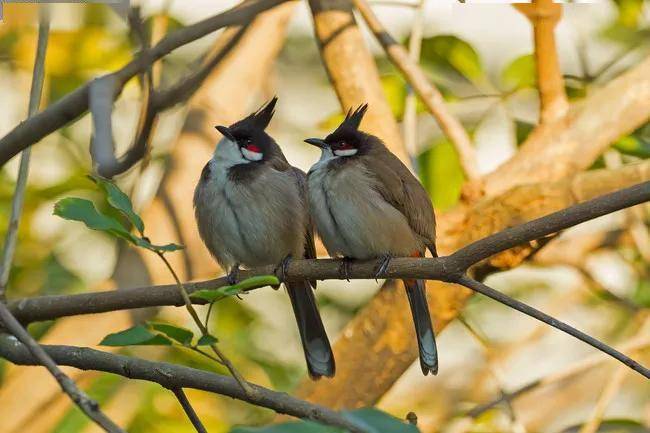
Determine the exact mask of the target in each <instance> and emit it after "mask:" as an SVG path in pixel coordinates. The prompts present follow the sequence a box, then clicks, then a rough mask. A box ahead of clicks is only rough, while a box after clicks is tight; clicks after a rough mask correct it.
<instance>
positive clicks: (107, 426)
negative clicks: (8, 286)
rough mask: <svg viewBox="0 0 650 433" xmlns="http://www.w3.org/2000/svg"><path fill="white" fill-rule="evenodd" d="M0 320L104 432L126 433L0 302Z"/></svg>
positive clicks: (37, 362)
mask: <svg viewBox="0 0 650 433" xmlns="http://www.w3.org/2000/svg"><path fill="white" fill-rule="evenodd" d="M0 320H2V323H3V325H4V327H5V328H6V329H7V330H8V331H9V332H10V333H11V334H12V335H13V336H14V337H16V339H18V341H20V342H21V343H22V344H24V345H25V348H26V349H27V350H28V351H29V353H30V354H31V356H32V357H33V359H34V362H35V363H36V364H37V365H42V366H43V367H45V368H47V370H48V371H49V372H50V374H51V375H52V376H54V378H55V379H56V381H57V382H58V383H59V385H60V386H61V389H62V390H63V392H65V393H66V394H68V395H69V396H70V398H71V399H72V401H73V402H74V403H75V404H76V405H77V406H78V407H79V409H81V411H82V412H83V413H85V414H86V416H88V418H90V419H91V420H93V421H94V422H95V423H96V424H97V425H98V426H100V427H101V428H102V429H104V431H106V432H109V433H126V432H125V431H124V430H122V429H121V428H120V427H119V426H117V425H116V424H115V423H114V422H113V421H111V420H110V419H109V418H108V417H107V416H106V415H104V413H103V412H102V411H101V410H100V409H99V405H98V404H97V402H96V401H94V400H92V399H91V398H90V397H88V395H86V393H85V392H83V391H82V390H80V389H79V388H77V385H75V383H74V382H73V381H72V379H70V378H69V377H68V376H66V374H65V373H63V371H61V369H60V368H59V366H58V365H57V363H56V362H54V361H53V360H52V358H50V356H49V355H48V354H47V352H46V351H45V350H43V348H42V347H41V346H40V345H39V344H38V343H37V342H36V341H35V340H34V339H33V338H32V336H31V335H29V333H28V332H27V331H26V330H25V329H24V328H23V327H22V326H21V325H20V323H19V322H18V321H17V320H16V318H15V317H14V316H12V314H11V312H10V311H9V309H8V308H7V306H6V305H5V304H4V303H2V302H0Z"/></svg>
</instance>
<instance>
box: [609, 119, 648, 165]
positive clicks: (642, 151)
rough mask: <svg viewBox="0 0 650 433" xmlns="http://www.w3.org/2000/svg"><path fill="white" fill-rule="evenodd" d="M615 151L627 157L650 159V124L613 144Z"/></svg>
mask: <svg viewBox="0 0 650 433" xmlns="http://www.w3.org/2000/svg"><path fill="white" fill-rule="evenodd" d="M613 147H614V149H616V150H618V151H619V152H621V153H623V154H625V155H631V156H636V157H638V158H643V159H647V158H650V123H647V124H645V125H644V126H642V127H641V128H639V129H637V130H636V131H634V132H632V133H631V134H630V135H626V136H624V137H622V138H620V139H618V141H617V142H616V143H614V144H613Z"/></svg>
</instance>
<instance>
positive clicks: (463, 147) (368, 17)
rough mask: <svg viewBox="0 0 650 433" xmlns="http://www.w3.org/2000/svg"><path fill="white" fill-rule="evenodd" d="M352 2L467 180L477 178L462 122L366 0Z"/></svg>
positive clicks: (472, 154)
mask: <svg viewBox="0 0 650 433" xmlns="http://www.w3.org/2000/svg"><path fill="white" fill-rule="evenodd" d="M353 2H354V5H355V6H356V8H357V9H358V10H359V12H360V13H361V15H362V16H363V19H364V20H365V21H366V24H368V27H369V28H370V30H372V32H373V34H374V35H375V37H376V38H377V41H378V42H379V43H380V44H381V46H382V47H383V48H384V50H386V54H387V55H388V58H389V59H390V60H391V61H392V62H393V63H394V64H395V66H397V68H398V69H399V70H400V71H401V72H402V74H404V76H405V78H406V80H407V81H408V82H409V84H410V85H411V86H412V87H413V90H415V93H417V95H418V96H419V97H420V99H421V100H422V102H424V105H425V106H426V107H427V110H429V112H430V113H431V114H432V115H433V117H434V118H435V119H436V121H437V122H438V125H440V129H442V132H443V133H444V134H445V135H446V136H447V137H448V138H449V140H450V141H451V142H452V143H453V144H454V146H455V148H456V151H457V152H458V157H459V159H460V162H461V166H462V167H463V172H464V173H465V176H466V177H467V179H470V180H476V179H478V178H479V176H480V173H479V171H478V165H477V162H476V151H475V150H474V147H473V146H472V142H471V140H470V138H469V135H467V132H466V131H465V128H463V125H462V124H461V123H460V122H459V121H458V119H456V117H454V116H453V115H452V114H451V112H450V111H449V109H448V108H447V106H446V104H445V101H444V99H443V97H442V94H441V93H440V91H439V90H438V89H437V88H436V87H435V86H434V85H433V84H431V82H430V81H429V79H428V78H427V76H426V75H425V74H424V72H423V71H422V69H420V67H419V66H418V64H417V63H416V62H414V61H413V60H412V59H411V57H410V56H409V53H408V52H407V51H406V49H404V47H403V46H402V45H401V44H399V43H397V41H396V40H395V39H394V38H393V37H392V36H391V35H390V34H389V33H388V32H387V31H386V29H385V28H384V26H383V25H382V24H381V22H380V21H379V20H378V19H377V16H376V15H375V14H374V13H373V11H372V9H371V8H370V6H369V5H368V3H367V2H366V0H353Z"/></svg>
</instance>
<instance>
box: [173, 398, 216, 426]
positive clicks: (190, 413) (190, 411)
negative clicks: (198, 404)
mask: <svg viewBox="0 0 650 433" xmlns="http://www.w3.org/2000/svg"><path fill="white" fill-rule="evenodd" d="M172 392H173V393H174V395H175V396H176V398H177V399H178V402H179V403H180V404H181V406H183V410H184V411H185V413H186V414H187V417H188V418H189V419H190V421H191V422H192V425H193V426H194V428H195V429H196V431H197V433H208V431H207V430H206V429H205V427H203V423H201V420H200V419H199V416H198V415H197V414H196V412H195V411H194V408H193V407H192V405H191V404H190V401H189V400H188V399H187V396H186V395H185V393H184V392H183V388H173V389H172Z"/></svg>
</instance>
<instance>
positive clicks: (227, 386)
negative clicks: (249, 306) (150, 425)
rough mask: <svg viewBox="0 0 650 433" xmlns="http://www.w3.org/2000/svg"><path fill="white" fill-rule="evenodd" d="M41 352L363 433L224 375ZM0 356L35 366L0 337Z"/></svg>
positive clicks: (319, 409)
mask: <svg viewBox="0 0 650 433" xmlns="http://www.w3.org/2000/svg"><path fill="white" fill-rule="evenodd" d="M43 349H44V350H45V351H46V352H47V354H48V355H49V356H50V357H51V358H52V359H53V360H54V361H55V362H56V363H57V364H59V365H66V366H70V367H75V368H79V369H81V370H94V371H103V372H106V373H113V374H117V375H120V376H124V377H126V378H129V379H139V380H146V381H149V382H155V383H158V384H160V385H162V386H163V387H165V388H168V389H176V388H192V389H198V390H202V391H208V392H213V393H216V394H221V395H225V396H228V397H232V398H235V399H237V400H241V401H246V402H248V403H251V404H254V405H257V406H262V407H266V408H269V409H272V410H274V411H276V412H278V413H282V414H287V415H291V416H295V417H298V418H304V419H310V420H313V421H317V422H321V423H323V424H328V425H333V426H338V427H343V428H346V429H348V430H350V431H352V432H357V433H359V432H363V430H362V429H361V428H359V427H357V426H356V425H355V424H353V423H352V422H351V421H349V420H348V419H346V418H345V417H343V416H342V415H340V414H339V413H337V412H335V411H333V410H331V409H328V408H326V407H323V406H319V405H315V404H312V403H308V402H306V401H302V400H299V399H297V398H295V397H291V396H290V395H288V394H286V393H283V392H276V391H272V390H270V389H267V388H264V387H261V386H258V385H254V384H250V386H251V387H253V388H254V389H255V391H256V392H255V393H254V394H253V396H247V395H246V394H245V393H244V391H243V390H242V388H241V387H240V386H239V384H238V383H237V381H236V380H235V379H233V378H231V377H228V376H223V375H220V374H215V373H210V372H207V371H202V370H197V369H194V368H189V367H184V366H180V365H174V364H169V363H166V362H154V361H147V360H144V359H139V358H132V357H128V356H123V355H116V354H111V353H106V352H102V351H99V350H94V349H88V348H81V347H75V346H43ZM0 355H1V356H2V357H3V358H6V359H8V360H9V361H11V362H13V363H14V364H19V365H38V364H39V363H38V361H37V360H36V359H35V358H34V357H33V356H32V355H31V354H30V352H29V351H28V350H27V348H26V347H25V346H24V345H22V344H19V343H18V342H16V341H14V340H12V339H11V338H8V337H6V336H4V337H3V336H0Z"/></svg>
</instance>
